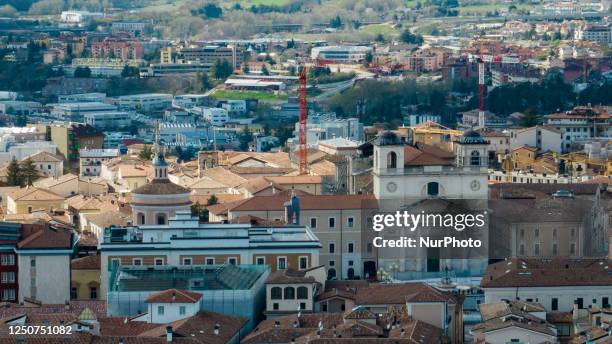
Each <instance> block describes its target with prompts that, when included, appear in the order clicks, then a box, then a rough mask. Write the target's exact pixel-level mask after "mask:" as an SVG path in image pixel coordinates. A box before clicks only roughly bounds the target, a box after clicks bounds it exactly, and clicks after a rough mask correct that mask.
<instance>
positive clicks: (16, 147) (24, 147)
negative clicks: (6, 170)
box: [0, 141, 57, 163]
mask: <svg viewBox="0 0 612 344" xmlns="http://www.w3.org/2000/svg"><path fill="white" fill-rule="evenodd" d="M0 147H1V145H0ZM5 147H6V149H5V151H4V152H2V151H0V163H6V162H9V161H11V160H12V159H15V160H23V159H24V158H26V157H28V156H30V155H34V154H36V153H40V152H47V153H50V154H56V153H57V146H56V145H55V144H54V143H53V142H49V141H30V142H25V143H10V144H8V145H7V146H5ZM0 149H1V148H0Z"/></svg>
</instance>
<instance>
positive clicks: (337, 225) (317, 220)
mask: <svg viewBox="0 0 612 344" xmlns="http://www.w3.org/2000/svg"><path fill="white" fill-rule="evenodd" d="M296 199H297V200H296ZM295 202H297V203H298V204H299V205H298V206H297V208H299V215H298V216H297V219H296V217H293V219H294V220H295V221H297V223H298V224H301V225H304V226H308V228H309V229H310V230H312V232H313V233H314V234H315V235H316V236H317V238H318V239H319V240H320V242H321V245H322V246H323V247H322V248H321V251H320V253H319V260H320V264H321V265H324V266H325V268H326V270H327V275H328V278H330V279H332V278H341V279H354V278H358V277H362V278H372V277H374V276H375V274H376V266H377V262H376V258H375V257H376V252H375V250H374V248H373V247H372V244H371V243H368V242H367V239H366V238H365V235H364V234H365V233H366V232H367V231H368V230H369V228H368V221H369V220H368V219H371V217H372V216H373V212H374V209H375V208H376V204H375V200H374V198H373V197H372V195H350V196H348V195H316V196H315V195H309V194H301V195H299V196H297V195H293V196H291V195H290V194H289V193H288V191H285V192H280V193H278V194H276V195H272V196H255V197H252V198H250V199H247V200H245V201H243V202H240V203H239V204H230V205H222V204H220V205H215V206H211V207H210V216H211V221H222V220H227V221H230V222H233V221H237V220H238V219H240V218H241V217H244V216H253V217H257V218H261V219H264V220H265V221H269V222H272V223H282V222H283V221H286V222H289V223H291V222H292V220H291V219H288V218H287V211H288V209H289V208H290V207H291V203H294V204H295ZM293 207H294V208H295V205H294V206H293Z"/></svg>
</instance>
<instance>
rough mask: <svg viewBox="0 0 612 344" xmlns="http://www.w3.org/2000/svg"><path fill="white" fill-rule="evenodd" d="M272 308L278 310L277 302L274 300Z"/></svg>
mask: <svg viewBox="0 0 612 344" xmlns="http://www.w3.org/2000/svg"><path fill="white" fill-rule="evenodd" d="M272 309H274V310H275V311H277V310H278V303H276V302H275V303H273V304H272Z"/></svg>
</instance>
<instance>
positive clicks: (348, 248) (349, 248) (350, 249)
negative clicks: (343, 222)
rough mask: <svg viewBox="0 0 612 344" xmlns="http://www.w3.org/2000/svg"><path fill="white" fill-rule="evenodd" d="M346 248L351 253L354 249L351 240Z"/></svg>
mask: <svg viewBox="0 0 612 344" xmlns="http://www.w3.org/2000/svg"><path fill="white" fill-rule="evenodd" d="M346 250H347V251H348V253H353V251H354V250H355V244H354V243H352V242H349V243H348V245H347V248H346Z"/></svg>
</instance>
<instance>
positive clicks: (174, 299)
mask: <svg viewBox="0 0 612 344" xmlns="http://www.w3.org/2000/svg"><path fill="white" fill-rule="evenodd" d="M175 301H176V293H175V292H172V302H175Z"/></svg>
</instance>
